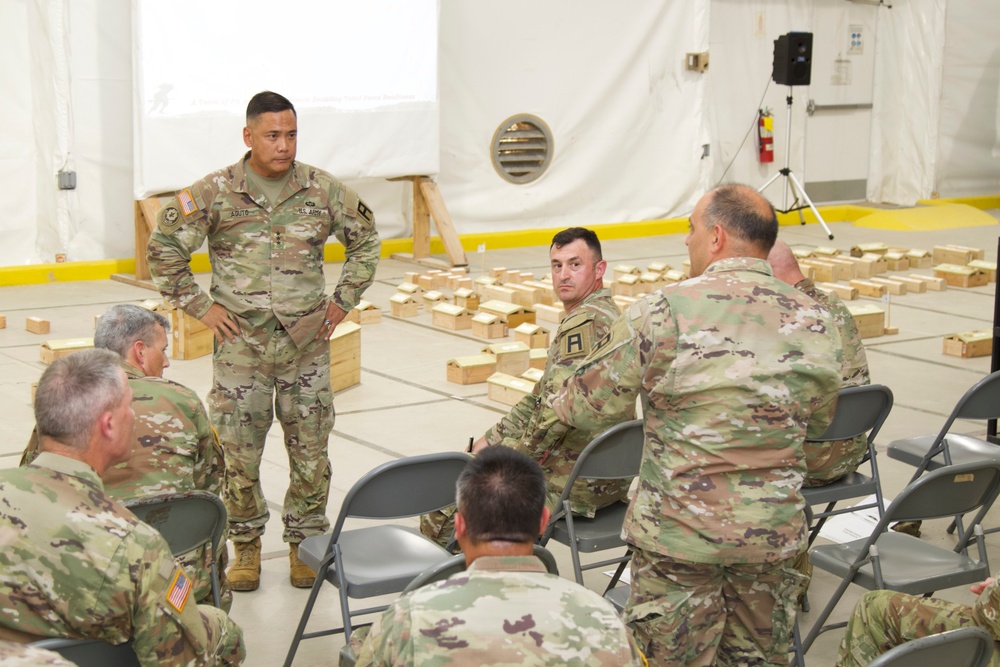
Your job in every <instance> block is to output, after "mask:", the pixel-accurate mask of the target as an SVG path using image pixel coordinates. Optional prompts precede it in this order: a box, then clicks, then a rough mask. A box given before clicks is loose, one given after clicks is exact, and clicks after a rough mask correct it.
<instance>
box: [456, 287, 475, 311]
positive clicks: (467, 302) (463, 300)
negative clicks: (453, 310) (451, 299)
mask: <svg viewBox="0 0 1000 667" xmlns="http://www.w3.org/2000/svg"><path fill="white" fill-rule="evenodd" d="M455 305H456V306H462V307H463V308H465V309H466V310H468V311H470V312H472V311H474V310H479V295H478V294H476V293H475V292H473V291H472V290H471V289H469V288H468V287H459V288H458V289H457V290H455Z"/></svg>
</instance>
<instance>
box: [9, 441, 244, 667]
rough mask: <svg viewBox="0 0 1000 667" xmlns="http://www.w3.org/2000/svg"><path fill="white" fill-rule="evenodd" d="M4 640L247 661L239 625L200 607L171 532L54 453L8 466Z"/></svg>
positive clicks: (158, 661) (147, 657)
mask: <svg viewBox="0 0 1000 667" xmlns="http://www.w3.org/2000/svg"><path fill="white" fill-rule="evenodd" d="M0 497H2V498H3V499H4V502H3V505H2V507H0V607H2V608H3V609H4V613H3V614H2V615H0V639H6V640H11V641H16V642H31V641H35V640H38V639H42V638H45V637H74V638H92V639H103V640H104V641H107V642H110V643H112V644H121V643H122V642H125V641H129V640H131V641H132V647H133V648H134V650H135V652H136V655H138V656H139V660H140V662H141V664H142V665H143V666H144V667H154V666H161V665H178V666H180V665H183V666H185V667H189V666H195V665H199V666H200V665H205V666H208V665H238V664H240V663H241V662H242V661H243V658H244V655H245V650H244V647H243V636H242V631H241V630H240V628H239V626H237V625H236V624H235V623H233V622H232V621H231V620H230V619H229V617H228V616H227V615H226V613H225V612H224V611H222V610H221V609H216V608H215V607H210V606H207V605H198V604H197V603H196V602H195V600H194V599H193V597H192V596H191V592H190V590H185V588H186V587H185V582H186V581H187V579H186V575H185V574H184V572H183V570H182V569H181V568H180V567H179V566H178V565H177V563H176V562H174V559H173V557H172V556H171V554H170V548H169V547H168V546H167V543H166V542H165V541H164V539H163V537H162V536H161V535H160V534H159V533H158V532H156V530H154V529H153V528H150V527H149V526H147V525H146V524H144V523H142V522H141V521H139V520H138V519H136V518H135V515H133V514H132V513H131V512H129V511H128V510H126V509H125V508H124V507H122V506H121V505H119V504H118V503H117V502H115V500H114V499H112V498H111V497H110V496H108V495H107V494H106V493H105V492H104V488H103V485H102V484H101V480H100V478H99V477H98V476H97V473H96V472H94V470H93V469H92V468H90V467H89V466H87V465H86V464H84V463H81V462H79V461H75V460H73V459H69V458H66V457H63V456H58V455H56V454H53V453H50V452H42V453H41V454H39V456H38V458H37V459H35V462H34V463H33V464H31V465H29V466H26V467H23V468H11V469H7V470H2V471H0Z"/></svg>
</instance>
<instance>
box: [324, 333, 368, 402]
mask: <svg viewBox="0 0 1000 667" xmlns="http://www.w3.org/2000/svg"><path fill="white" fill-rule="evenodd" d="M356 384H361V325H360V324H358V323H357V322H341V323H340V324H338V325H337V328H336V329H334V330H333V335H332V336H330V387H331V388H332V389H333V391H335V392H337V391H340V390H341V389H347V388H348V387H353V386H354V385H356Z"/></svg>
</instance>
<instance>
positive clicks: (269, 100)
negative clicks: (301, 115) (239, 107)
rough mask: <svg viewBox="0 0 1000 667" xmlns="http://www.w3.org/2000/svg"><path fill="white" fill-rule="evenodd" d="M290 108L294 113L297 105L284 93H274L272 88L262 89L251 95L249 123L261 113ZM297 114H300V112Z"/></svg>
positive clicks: (248, 108) (248, 111)
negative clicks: (293, 104)
mask: <svg viewBox="0 0 1000 667" xmlns="http://www.w3.org/2000/svg"><path fill="white" fill-rule="evenodd" d="M289 109H290V110H291V112H292V113H293V114H294V113H295V107H294V106H292V103H291V102H289V101H288V98H287V97H285V96H284V95H279V94H278V93H272V92H271V91H270V90H264V91H261V92H259V93H257V94H256V95H254V96H253V97H251V98H250V103H249V104H247V125H249V124H250V121H252V120H254V119H256V118H257V117H258V116H260V115H261V114H265V113H278V112H281V111H288V110H289ZM295 115H296V116H298V114H295Z"/></svg>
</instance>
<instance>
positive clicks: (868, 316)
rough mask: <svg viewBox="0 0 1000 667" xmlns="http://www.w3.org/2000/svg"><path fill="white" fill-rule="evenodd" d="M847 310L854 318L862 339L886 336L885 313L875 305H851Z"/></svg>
mask: <svg viewBox="0 0 1000 667" xmlns="http://www.w3.org/2000/svg"><path fill="white" fill-rule="evenodd" d="M847 310H849V311H850V312H851V315H853V316H854V323H855V324H857V325H858V331H859V332H860V334H861V337H862V338H875V337H877V336H882V335H885V311H884V310H882V309H881V308H879V307H878V306H876V305H874V304H868V303H859V304H853V303H852V304H849V305H848V306H847Z"/></svg>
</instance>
